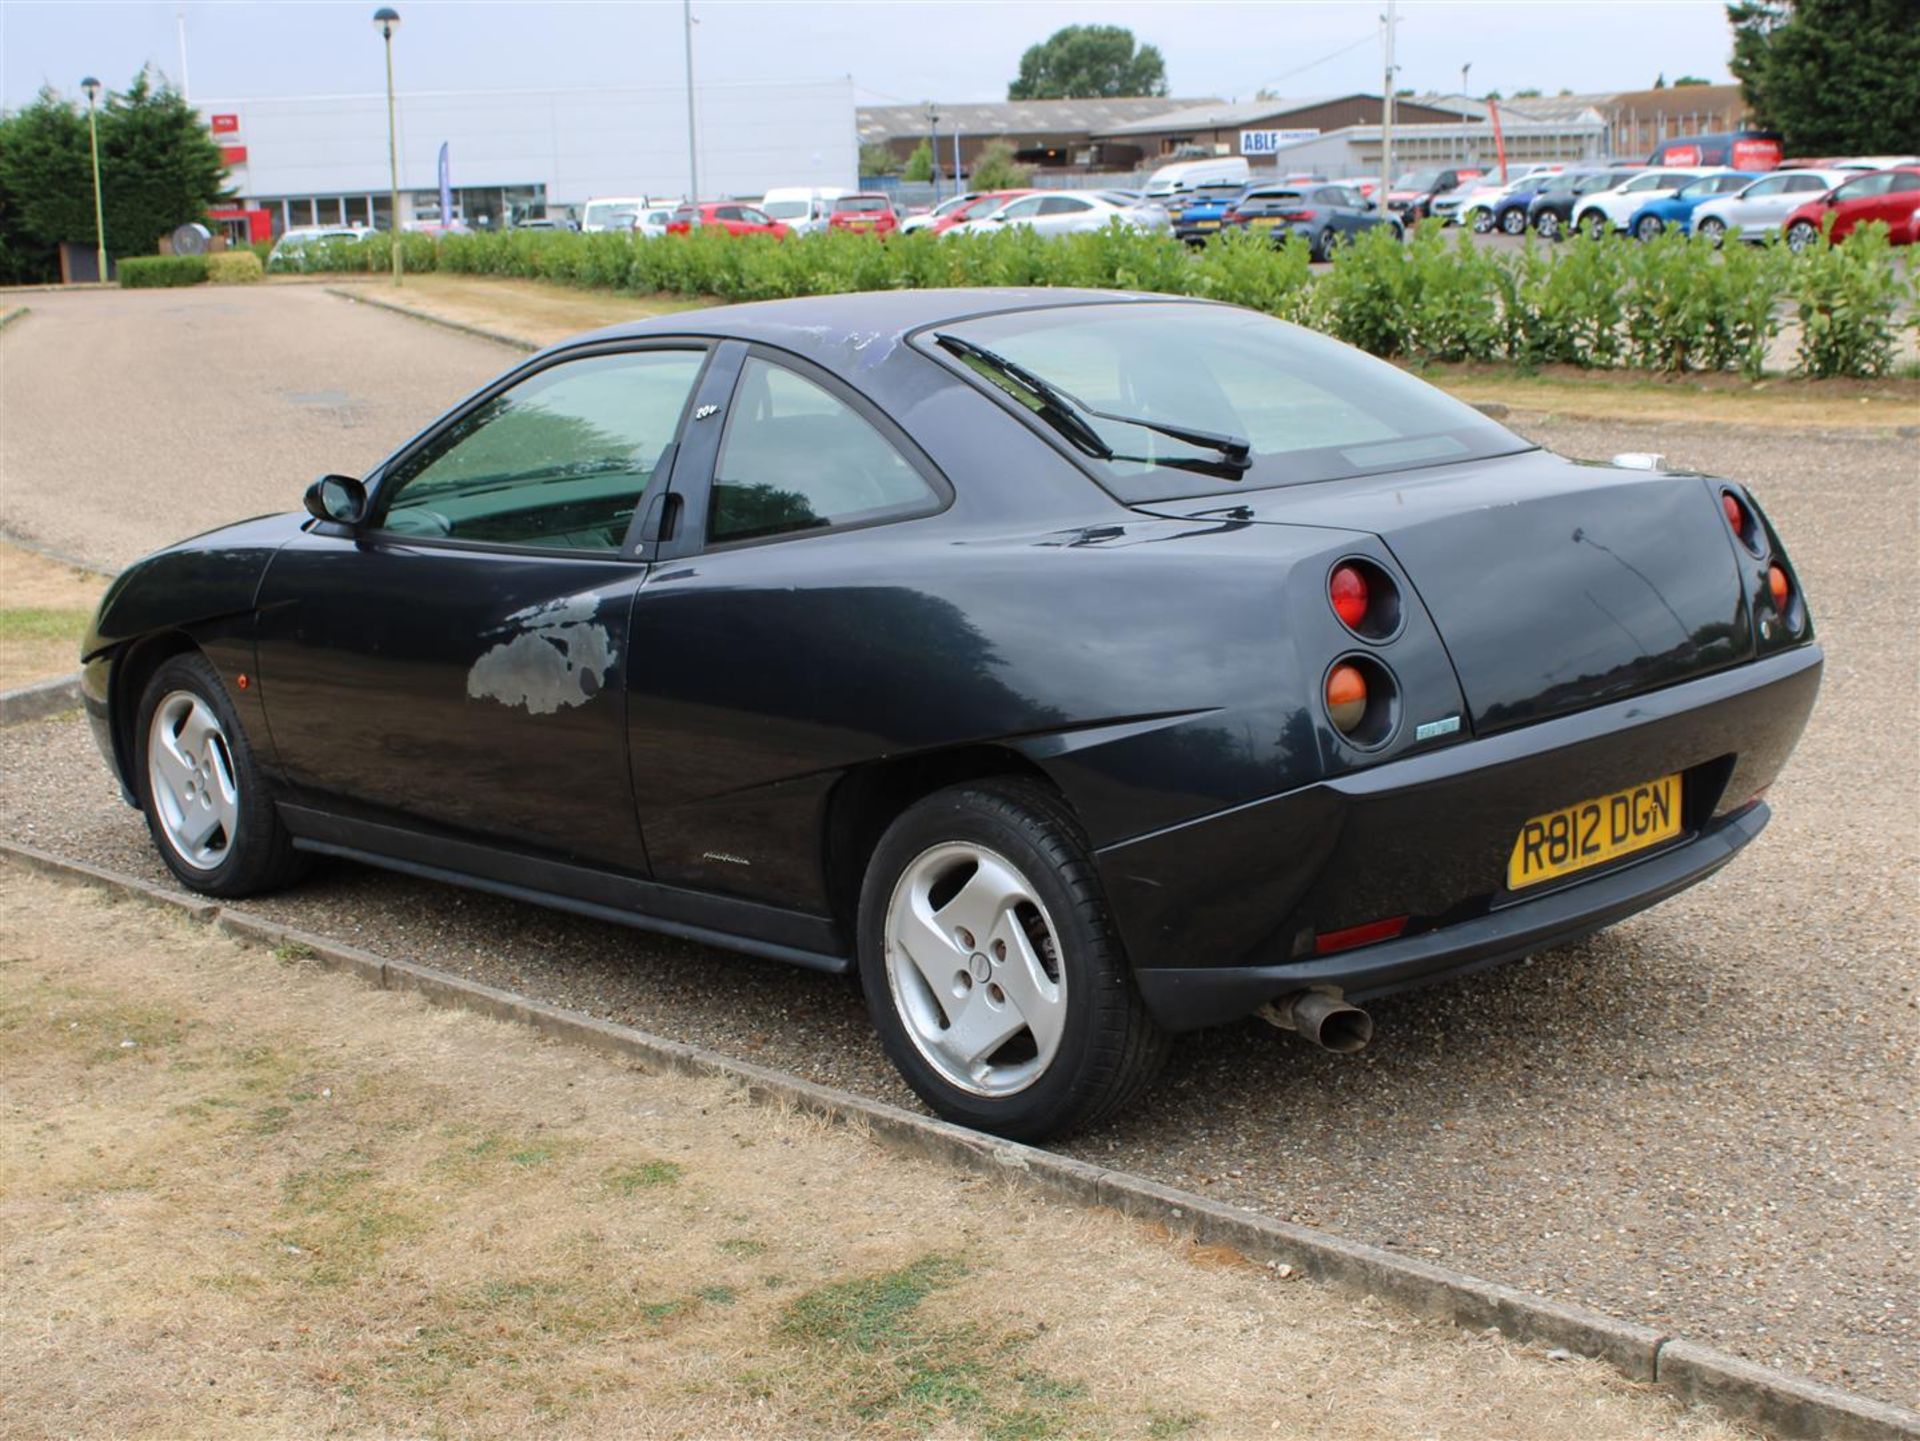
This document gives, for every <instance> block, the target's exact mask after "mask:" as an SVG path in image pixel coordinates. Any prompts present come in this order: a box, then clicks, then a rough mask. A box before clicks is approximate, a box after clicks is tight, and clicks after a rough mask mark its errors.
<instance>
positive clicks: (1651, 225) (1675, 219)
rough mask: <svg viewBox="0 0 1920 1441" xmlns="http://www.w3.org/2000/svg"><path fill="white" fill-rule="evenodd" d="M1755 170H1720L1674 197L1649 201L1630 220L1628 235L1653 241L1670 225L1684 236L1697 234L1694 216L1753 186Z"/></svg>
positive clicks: (1676, 193) (1683, 188) (1686, 185)
mask: <svg viewBox="0 0 1920 1441" xmlns="http://www.w3.org/2000/svg"><path fill="white" fill-rule="evenodd" d="M1753 179H1754V177H1753V172H1752V171H1751V170H1716V171H1714V172H1713V173H1712V174H1711V175H1702V176H1701V177H1700V178H1699V179H1698V180H1692V181H1689V182H1688V183H1687V184H1685V185H1683V186H1681V187H1680V188H1679V189H1678V190H1676V191H1674V192H1673V194H1671V195H1666V196H1662V197H1661V198H1660V199H1658V200H1649V201H1648V202H1647V203H1646V204H1645V205H1642V206H1641V207H1640V208H1639V209H1638V210H1636V211H1634V212H1633V214H1632V215H1630V216H1628V217H1627V234H1629V235H1631V236H1633V237H1634V238H1635V239H1636V240H1651V239H1653V238H1654V237H1655V236H1656V235H1658V234H1660V233H1661V232H1662V231H1664V230H1665V229H1666V228H1667V227H1668V226H1669V225H1671V226H1675V227H1676V228H1678V230H1679V231H1680V233H1681V234H1682V235H1688V234H1691V233H1692V230H1693V212H1694V210H1695V209H1697V208H1698V207H1699V206H1702V205H1704V204H1706V203H1707V202H1708V201H1709V200H1718V199H1719V198H1720V197H1721V196H1723V195H1734V194H1737V193H1739V192H1740V191H1742V190H1745V189H1746V188H1747V187H1748V186H1749V185H1751V184H1753Z"/></svg>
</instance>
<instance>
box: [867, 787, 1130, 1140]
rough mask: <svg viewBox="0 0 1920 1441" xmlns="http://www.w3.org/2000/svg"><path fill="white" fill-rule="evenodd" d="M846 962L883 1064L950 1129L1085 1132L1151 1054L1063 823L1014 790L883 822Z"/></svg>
mask: <svg viewBox="0 0 1920 1441" xmlns="http://www.w3.org/2000/svg"><path fill="white" fill-rule="evenodd" d="M859 961H860V979H861V983H862V985H863V987H864V989H865V991H866V995H867V1007H868V1010H869V1012H870V1013H871V1015H872V1017H873V1024H874V1029H875V1030H877V1031H878V1032H879V1034H880V1041H881V1044H882V1046H883V1047H884V1048H885V1049H886V1052H887V1055H888V1057H889V1058H890V1059H891V1060H892V1061H893V1063H894V1065H895V1066H896V1067H898V1069H899V1071H900V1074H901V1075H902V1076H903V1077H904V1078H905V1080H906V1082H907V1084H908V1085H909V1086H911V1087H912V1088H913V1089H914V1091H915V1093H916V1094H918V1095H919V1097H920V1098H921V1099H922V1100H923V1101H925V1102H926V1103H927V1104H928V1105H929V1106H931V1107H932V1108H933V1109H934V1110H935V1111H937V1112H938V1113H939V1114H940V1115H942V1116H944V1117H946V1118H947V1119H948V1120H950V1121H955V1122H958V1123H959V1124H961V1125H964V1126H972V1127H976V1128H978V1129H980V1130H983V1131H992V1132H994V1133H996V1134H998V1135H1002V1136H1007V1137H1010V1138H1012V1139H1014V1140H1020V1141H1041V1140H1045V1139H1047V1138H1048V1137H1051V1136H1057V1135H1060V1134H1062V1133H1063V1132H1067V1131H1071V1130H1075V1129H1078V1128H1081V1127H1084V1126H1088V1125H1091V1124H1093V1123H1095V1122H1097V1121H1100V1120H1102V1119H1103V1118H1105V1117H1107V1116H1109V1115H1111V1114H1113V1113H1114V1112H1116V1111H1119V1110H1121V1109H1122V1108H1124V1107H1125V1106H1127V1105H1128V1104H1129V1103H1130V1102H1132V1101H1133V1099H1134V1098H1135V1097H1136V1096H1138V1095H1139V1094H1140V1092H1141V1091H1143V1090H1144V1089H1145V1088H1146V1087H1147V1085H1148V1084H1149V1083H1150V1082H1151V1081H1152V1080H1153V1078H1154V1076H1155V1075H1156V1074H1157V1073H1158V1071H1159V1069H1160V1066H1161V1064H1162V1063H1163V1062H1164V1060H1165V1059H1166V1054H1167V1049H1168V1039H1167V1035H1166V1033H1165V1032H1164V1031H1162V1030H1161V1029H1160V1028H1159V1027H1158V1026H1157V1025H1155V1024H1154V1022H1153V1020H1152V1018H1151V1017H1149V1016H1148V1015H1147V1013H1146V1009H1145V1006H1144V1005H1143V1004H1142V1002H1141V1000H1140V995H1139V992H1138V990H1137V989H1136V988H1135V986H1134V984H1133V979H1132V976H1131V974H1130V973H1129V971H1128V967H1127V961H1126V957H1125V954H1124V953H1123V951H1122V948H1121V945H1120V940H1119V937H1118V935H1117V934H1116V932H1115V930H1114V926H1113V921H1112V918H1111V916H1110V915H1109V913H1108V911H1107V904H1106V898H1105V896H1104V894H1103V893H1102V891H1101V888H1100V883H1099V878H1098V876H1097V874H1096V873H1095V870H1094V866H1093V861H1092V859H1091V857H1090V856H1089V854H1088V851H1087V847H1086V843H1085V841H1084V839H1083V838H1082V837H1081V834H1080V829H1079V826H1078V825H1077V824H1076V822H1075V821H1074V819H1073V816H1072V814H1071V812H1069V811H1068V810H1067V808H1066V806H1065V805H1064V803H1062V802H1061V801H1060V800H1059V798H1058V797H1056V796H1055V795H1054V794H1053V793H1052V792H1050V791H1048V790H1046V789H1045V788H1044V787H1041V786H1039V785H1036V784H1034V783H1031V782H1026V781H989V782H980V783H977V784H972V785H967V786H959V787H955V788H953V789H951V790H945V791H941V792H939V793H937V794H935V795H932V796H929V797H927V798H926V799H925V800H923V801H921V802H919V803H918V804H917V805H915V806H913V807H912V808H911V809H909V810H908V811H906V812H905V813H904V814H903V815H902V816H901V817H900V818H899V819H898V820H896V821H895V822H894V823H893V825H892V826H891V827H889V828H888V830H887V833H886V834H885V835H884V836H883V837H882V838H881V840H880V844H879V846H878V847H876V848H875V850H874V854H873V859H872V861H871V862H870V863H869V865H868V867H867V875H866V881H865V883H864V885H863V886H862V888H861V894H860V915H859Z"/></svg>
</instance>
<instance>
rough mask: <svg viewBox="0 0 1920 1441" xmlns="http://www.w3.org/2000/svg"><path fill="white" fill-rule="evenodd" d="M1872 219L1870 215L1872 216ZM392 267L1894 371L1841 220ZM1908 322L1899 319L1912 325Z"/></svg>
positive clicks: (1644, 364)
mask: <svg viewBox="0 0 1920 1441" xmlns="http://www.w3.org/2000/svg"><path fill="white" fill-rule="evenodd" d="M1876 229H1877V228H1876ZM403 243H404V244H405V247H406V253H405V262H406V268H407V269H408V270H409V271H414V272H418V271H425V270H436V269H437V270H444V271H448V272H452V273H458V274H467V275H505V276H519V277H525V278H529V279H537V280H550V281H558V282H561V283H564V284H568V285H578V286H586V287H592V288H600V289H611V290H623V291H631V292H637V293H642V294H660V293H664V294H673V295H686V296H712V297H716V298H718V299H720V300H726V301H743V300H773V299H781V298H785V297H788V296H796V295H824V294H839V293H844V292H848V291H856V290H887V289H919V288H926V287H934V286H969V285H977V286H1009V285H1079V286H1095V287H1101V288H1109V289H1119V290H1143V291H1156V292H1160V293H1164V294H1171V295H1193V296H1203V297H1206V298H1209V299H1215V300H1224V301H1229V302H1231V303H1233V304H1236V305H1245V306H1250V307H1252V308H1253V309H1256V310H1261V311H1265V312H1267V313H1268V314H1271V315H1278V316H1281V317H1283V318H1285V319H1288V320H1293V321H1297V322H1299V323H1301V324H1304V325H1310V326H1313V327H1314V328H1316V329H1319V330H1324V331H1327V332H1328V333H1330V334H1332V335H1335V336H1337V337H1339V338H1340V339H1342V340H1345V341H1347V342H1349V343H1350V344H1353V345H1357V346H1359V347H1360V348H1362V349H1364V350H1367V351H1370V352H1372V353H1373V354H1375V355H1384V356H1392V357H1398V358H1405V359H1408V360H1413V361H1417V362H1418V361H1490V362H1501V363H1508V364H1515V365H1520V366H1529V367H1530V366H1538V365H1543V364H1552V363H1565V364H1572V365H1579V366H1589V367H1610V366H1634V367H1639V368H1645V369H1649V370H1654V371H1664V372H1669V373H1675V372H1684V371H1694V370H1738V371H1741V372H1743V373H1745V374H1747V375H1758V374H1759V373H1760V370H1761V367H1762V365H1763V364H1764V361H1765V358H1766V354H1767V349H1768V346H1769V345H1770V344H1771V343H1772V342H1773V341H1775V340H1776V339H1778V337H1779V336H1780V334H1781V332H1782V328H1783V326H1784V325H1785V324H1786V321H1787V319H1788V317H1789V315H1792V316H1793V317H1794V318H1795V319H1797V321H1798V322H1799V325H1800V328H1801V339H1800V345H1799V351H1798V354H1797V357H1796V361H1797V365H1798V368H1799V369H1800V370H1801V371H1802V372H1804V373H1805V374H1808V375H1816V376H1828V375H1879V374H1884V373H1885V372H1886V371H1887V370H1888V369H1890V368H1891V367H1892V365H1893V363H1894V355H1895V341H1896V337H1897V335H1898V331H1899V327H1900V325H1901V323H1902V322H1901V320H1900V316H1899V311H1900V305H1901V302H1902V300H1903V298H1906V299H1909V300H1920V278H1917V279H1915V280H1914V281H1913V282H1911V283H1909V282H1906V281H1903V280H1902V279H1901V278H1900V276H1899V273H1898V271H1897V270H1896V269H1895V267H1894V265H1893V261H1892V256H1891V254H1890V252H1889V249H1888V246H1887V242H1886V237H1885V234H1884V232H1882V233H1870V232H1862V233H1859V234H1856V235H1854V236H1852V237H1850V238H1849V239H1848V240H1847V242H1846V244H1844V245H1840V246H1828V245H1818V246H1814V247H1810V248H1809V249H1808V250H1807V251H1806V252H1804V253H1803V254H1801V255H1797V256H1796V255H1793V254H1792V253H1790V252H1789V251H1788V250H1786V249H1785V247H1783V246H1779V245H1764V246H1748V245H1744V244H1740V245H1729V246H1727V247H1726V248H1725V249H1723V250H1718V251H1716V250H1714V249H1713V248H1711V247H1710V246H1708V245H1706V244H1704V243H1701V242H1692V241H1689V240H1687V239H1686V238H1685V237H1683V236H1680V235H1678V234H1677V233H1672V232H1669V233H1668V234H1667V235H1665V236H1662V237H1661V238H1660V239H1659V240H1657V241H1655V242H1654V243H1652V244H1647V245H1642V244H1640V243H1638V242H1636V241H1632V240H1627V239H1624V238H1619V237H1616V238H1613V239H1609V240H1603V241H1599V242H1594V241H1591V240H1584V239H1582V240H1573V241H1568V242H1566V243H1564V244H1561V245H1557V246H1549V245H1543V244H1537V243H1535V242H1533V241H1532V240H1529V241H1528V243H1527V244H1526V245H1525V246H1523V247H1522V248H1520V249H1518V250H1495V249H1493V248H1491V247H1488V246H1485V245H1481V244H1476V243H1474V242H1473V240H1472V239H1471V238H1470V237H1469V236H1468V235H1466V234H1465V233H1464V232H1458V231H1456V232H1454V233H1453V234H1452V235H1451V236H1449V234H1448V233H1447V232H1445V231H1443V230H1442V229H1440V228H1438V227H1435V226H1430V225H1427V226H1420V227H1418V228H1416V230H1415V232H1414V233H1413V234H1412V235H1411V236H1410V237H1409V238H1408V240H1407V241H1406V242H1405V243H1404V244H1402V243H1398V242H1396V241H1395V240H1394V239H1393V237H1392V236H1391V235H1389V234H1388V233H1387V232H1386V231H1384V230H1374V231H1371V232H1369V233H1367V234H1366V235H1363V236H1362V237H1361V238H1360V239H1359V240H1358V241H1357V242H1356V243H1355V244H1353V245H1351V246H1349V247H1347V248H1346V249H1345V250H1343V251H1341V252H1340V254H1339V259H1338V262H1337V263H1336V264H1335V265H1334V266H1333V267H1332V268H1331V269H1330V270H1328V271H1325V272H1322V273H1319V274H1315V273H1312V272H1310V271H1309V270H1308V266H1307V257H1306V253H1305V247H1304V246H1302V245H1299V244H1294V243H1289V244H1286V245H1282V246H1278V247H1276V246H1273V245H1271V244H1269V243H1268V241H1267V238H1266V237H1265V236H1261V235H1255V234H1251V233H1248V232H1228V233H1226V234H1224V235H1221V236H1219V237H1217V238H1216V239H1215V240H1214V241H1212V242H1211V243H1210V244H1209V245H1207V247H1206V248H1205V249H1204V250H1202V251H1200V252H1198V253H1193V252H1190V251H1189V250H1188V249H1187V247H1186V246H1184V245H1182V244H1181V243H1180V242H1179V241H1176V240H1174V239H1173V238H1172V237H1171V236H1166V235H1145V234H1140V233H1136V232H1132V231H1128V230H1124V229H1121V228H1119V227H1117V226H1116V227H1114V228H1111V229H1109V230H1106V231H1102V232H1099V233H1097V234H1088V235H1070V236H1062V237H1056V238H1043V237H1041V236H1038V235H1036V234H1034V233H1033V232H1032V231H1031V230H1011V231H1007V232H1003V233H998V234H993V235H961V236H951V235H949V236H935V235H932V234H929V233H927V232H925V231H921V232H917V233H915V234H912V235H896V236H891V237H889V238H888V239H887V240H886V241H884V242H877V241H875V239H874V238H873V237H872V236H868V235H859V234H853V233H849V232H841V231H829V232H826V233H825V234H820V235H809V236H806V237H803V238H800V239H792V240H787V241H776V240H773V239H771V238H769V237H763V236H743V237H737V238H736V237H732V236H729V235H727V234H725V233H724V232H722V231H719V230H702V231H696V232H695V233H694V234H692V235H688V236H669V237H667V238H665V239H660V240H649V239H644V238H636V237H633V236H631V235H627V234H623V233H614V232H600V233H597V234H577V233H573V232H568V231H505V232H499V233H491V234H488V233H480V234H471V235H448V236H443V237H441V238H439V239H438V240H437V241H436V240H435V239H434V238H432V237H429V236H425V235H412V234H409V235H407V236H405V237H404V240H403ZM391 244H392V239H391V237H390V236H388V235H385V234H376V235H372V236H369V237H367V238H366V239H364V240H359V241H331V242H328V243H326V244H323V245H316V246H312V247H310V248H309V249H308V250H307V251H306V252H305V253H304V254H303V255H302V257H301V260H300V266H301V268H302V269H306V270H317V271H319V270H324V271H370V272H375V273H378V272H381V271H385V270H387V269H388V268H389V267H390V265H391V263H392V251H391V249H390V246H391ZM1913 323H1914V324H1915V325H1916V327H1920V320H1915V321H1914V322H1913Z"/></svg>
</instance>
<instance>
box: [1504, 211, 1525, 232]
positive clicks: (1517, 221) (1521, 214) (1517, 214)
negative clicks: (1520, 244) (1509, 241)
mask: <svg viewBox="0 0 1920 1441" xmlns="http://www.w3.org/2000/svg"><path fill="white" fill-rule="evenodd" d="M1500 228H1501V229H1502V230H1504V231H1505V232H1506V233H1507V234H1509V235H1525V234H1526V233H1527V212H1526V211H1524V210H1517V209H1516V210H1509V211H1508V212H1507V213H1506V214H1505V215H1502V216H1501V217H1500Z"/></svg>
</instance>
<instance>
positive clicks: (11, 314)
mask: <svg viewBox="0 0 1920 1441" xmlns="http://www.w3.org/2000/svg"><path fill="white" fill-rule="evenodd" d="M30 314H32V312H31V311H30V310H28V309H27V307H26V306H24V305H16V306H14V307H13V308H12V309H10V310H7V311H5V312H4V313H0V330H5V329H6V328H7V327H8V326H9V325H12V324H13V323H14V322H15V321H16V320H23V319H25V318H26V317H27V316H28V315H30Z"/></svg>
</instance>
